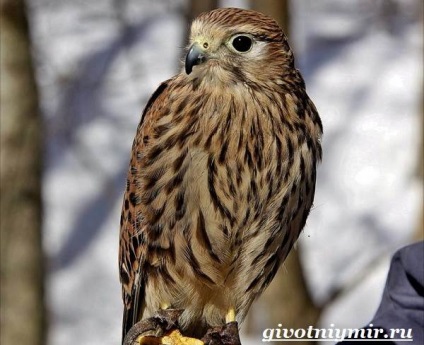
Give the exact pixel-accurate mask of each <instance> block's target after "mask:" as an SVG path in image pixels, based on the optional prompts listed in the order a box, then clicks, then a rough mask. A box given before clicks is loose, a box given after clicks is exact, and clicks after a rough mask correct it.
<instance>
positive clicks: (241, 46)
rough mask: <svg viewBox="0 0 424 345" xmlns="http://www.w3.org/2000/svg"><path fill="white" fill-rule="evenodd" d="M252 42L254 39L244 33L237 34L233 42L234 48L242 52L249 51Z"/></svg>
mask: <svg viewBox="0 0 424 345" xmlns="http://www.w3.org/2000/svg"><path fill="white" fill-rule="evenodd" d="M252 44H253V42H252V39H251V38H250V37H248V36H243V35H240V36H236V37H235V38H234V39H233V42H232V45H233V47H234V49H235V50H237V51H238V52H240V53H245V52H247V51H249V50H250V48H252Z"/></svg>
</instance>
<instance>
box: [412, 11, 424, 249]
mask: <svg viewBox="0 0 424 345" xmlns="http://www.w3.org/2000/svg"><path fill="white" fill-rule="evenodd" d="M421 21H422V17H421ZM421 100H422V101H421V145H420V147H419V149H418V168H417V175H418V178H420V179H421V181H422V182H424V95H423V97H422V98H421ZM423 201H424V200H423V199H421V203H423ZM423 206H424V205H422V206H421V214H420V216H419V218H418V225H417V229H416V231H415V236H414V239H413V240H414V241H422V240H424V210H423Z"/></svg>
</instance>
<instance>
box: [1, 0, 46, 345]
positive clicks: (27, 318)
mask: <svg viewBox="0 0 424 345" xmlns="http://www.w3.org/2000/svg"><path fill="white" fill-rule="evenodd" d="M0 9H1V18H0V19H1V20H0V39H1V53H0V54H1V62H0V71H1V85H0V87H1V146H0V154H1V165H0V176H1V179H0V184H1V187H0V188H1V207H0V225H1V231H0V234H1V264H0V272H1V278H0V279H1V295H0V296H1V319H0V320H1V322H0V343H1V344H2V345H14V344H31V345H41V344H44V343H45V314H44V297H43V269H42V267H43V254H42V249H41V248H42V246H41V193H40V175H41V174H40V171H41V165H42V163H41V143H40V141H41V119H40V115H39V112H38V101H37V91H36V85H35V81H34V73H33V69H32V62H31V55H30V39H29V32H28V23H27V19H26V14H25V5H24V2H23V1H22V0H2V1H1V2H0Z"/></svg>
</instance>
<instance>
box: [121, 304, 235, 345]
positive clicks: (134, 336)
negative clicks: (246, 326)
mask: <svg viewBox="0 0 424 345" xmlns="http://www.w3.org/2000/svg"><path fill="white" fill-rule="evenodd" d="M182 312H183V311H182V310H177V309H167V310H160V311H158V312H157V314H156V315H155V316H153V317H151V318H149V319H145V320H141V321H139V322H137V323H136V324H135V325H134V326H133V327H132V328H131V329H130V331H129V332H128V333H127V335H126V336H125V340H124V343H123V345H161V344H162V345H241V343H240V338H239V332H238V324H237V322H230V323H228V324H226V325H224V326H222V327H215V328H211V329H209V330H208V332H207V333H206V334H205V336H204V337H203V338H202V339H195V338H189V337H186V336H184V335H182V333H181V331H180V329H179V325H178V318H179V317H180V315H181V313H182Z"/></svg>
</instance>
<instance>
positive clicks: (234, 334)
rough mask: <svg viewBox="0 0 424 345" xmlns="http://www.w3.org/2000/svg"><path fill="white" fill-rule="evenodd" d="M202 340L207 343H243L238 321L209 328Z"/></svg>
mask: <svg viewBox="0 0 424 345" xmlns="http://www.w3.org/2000/svg"><path fill="white" fill-rule="evenodd" d="M202 341H203V343H204V344H205V345H241V343H240V336H239V330H238V323H237V321H232V322H228V323H227V324H226V325H224V326H222V327H214V328H211V329H209V330H208V331H207V332H206V334H205V336H204V337H203V338H202Z"/></svg>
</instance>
